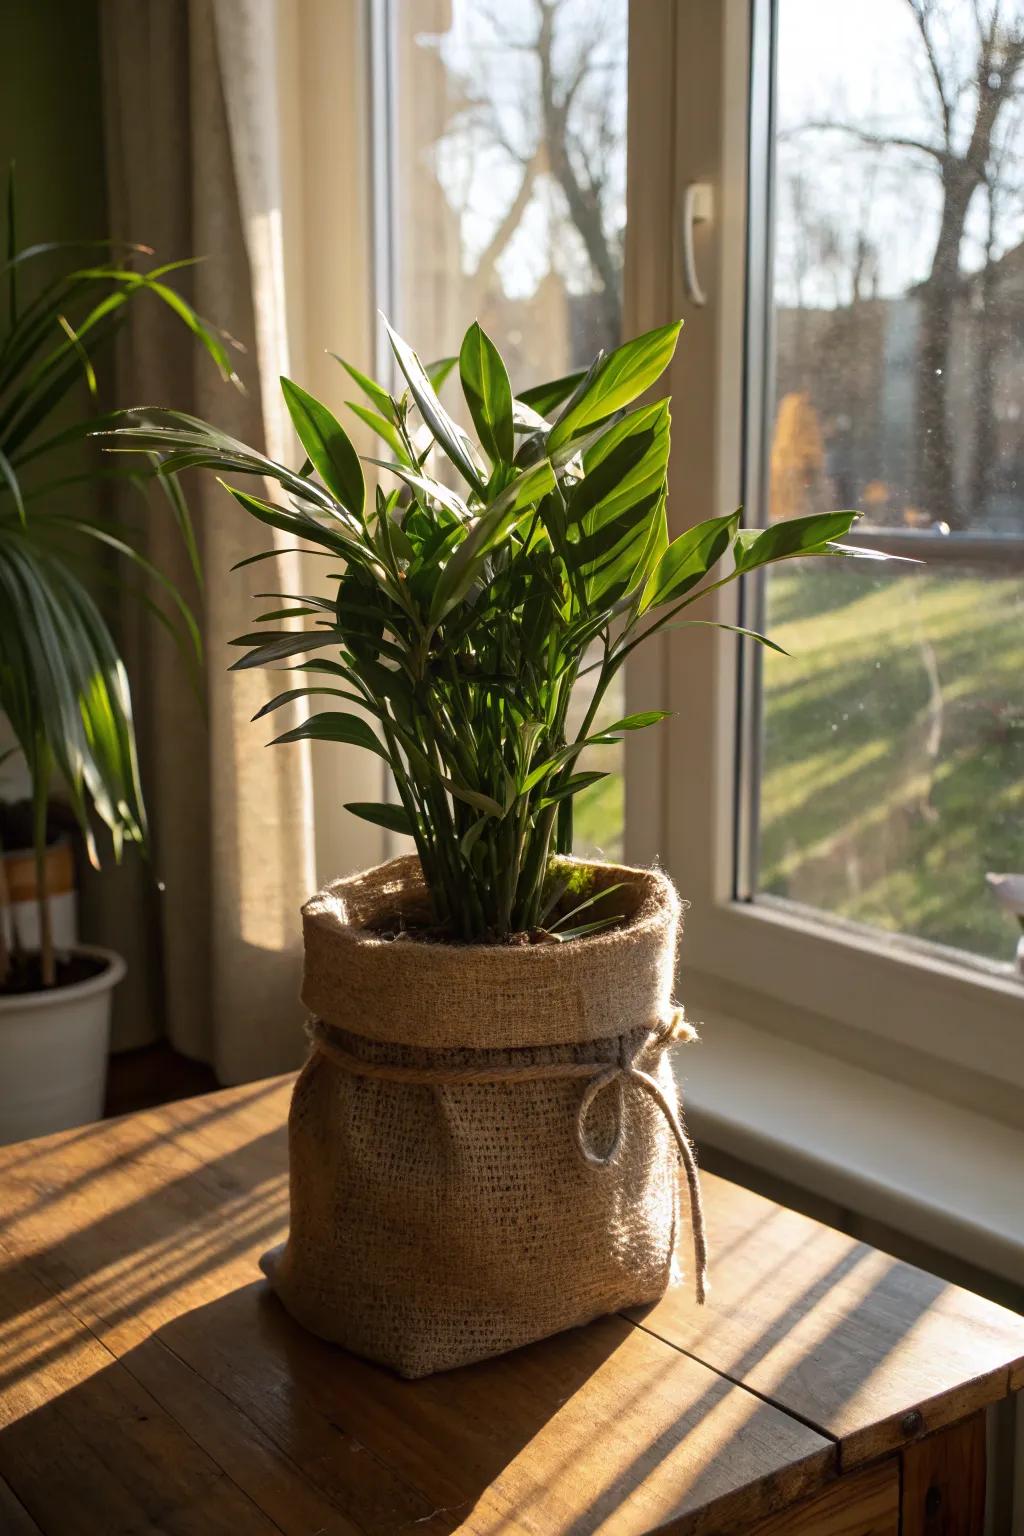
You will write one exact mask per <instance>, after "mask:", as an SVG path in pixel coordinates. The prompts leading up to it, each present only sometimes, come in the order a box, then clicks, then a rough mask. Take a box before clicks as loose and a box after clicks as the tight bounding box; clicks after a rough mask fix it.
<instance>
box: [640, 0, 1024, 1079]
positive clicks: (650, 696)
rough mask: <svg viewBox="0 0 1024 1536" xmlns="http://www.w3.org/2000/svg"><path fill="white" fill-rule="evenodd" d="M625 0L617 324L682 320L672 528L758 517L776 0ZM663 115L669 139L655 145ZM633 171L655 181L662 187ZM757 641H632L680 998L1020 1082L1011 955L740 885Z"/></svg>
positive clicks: (752, 597)
mask: <svg viewBox="0 0 1024 1536" xmlns="http://www.w3.org/2000/svg"><path fill="white" fill-rule="evenodd" d="M632 11H633V12H634V13H636V12H640V13H642V14H641V15H640V16H634V17H631V31H630V48H631V60H630V94H629V100H630V119H629V135H630V144H629V175H628V178H627V181H628V198H629V211H628V218H627V231H628V235H627V250H626V292H627V315H628V317H629V319H630V322H631V324H636V322H637V321H638V320H642V323H643V324H645V325H648V324H658V323H661V322H663V321H664V320H667V319H669V318H671V316H673V315H680V314H681V315H683V317H684V320H685V324H684V329H683V335H682V338H681V342H680V347H679V351H678V353H677V357H676V361H675V363H674V364H673V368H672V373H671V378H670V387H671V393H672V395H673V397H674V399H675V400H676V401H677V402H679V404H678V405H677V407H676V411H675V414H674V420H673V453H672V461H671V467H670V501H669V516H670V525H671V531H672V534H673V535H675V534H678V533H679V532H681V531H682V530H683V529H684V528H686V527H689V526H692V525H693V524H694V523H696V522H699V521H701V520H702V519H703V518H705V517H708V516H712V515H715V514H717V513H720V512H723V511H725V510H728V509H730V508H731V507H735V506H739V505H740V504H741V503H742V504H745V506H746V508H747V520H748V521H756V520H758V514H759V512H760V508H761V506H762V505H763V502H762V497H763V488H762V485H760V484H759V483H758V482H759V479H761V480H763V475H764V466H765V460H766V455H765V453H764V451H763V449H764V422H765V411H764V409H763V405H764V400H763V394H764V390H765V388H766V386H767V370H766V363H767V360H768V358H769V357H770V342H771V337H770V330H769V327H770V325H771V306H770V303H769V296H770V292H771V289H770V254H771V253H770V248H768V241H769V231H770V222H769V221H770V215H771V208H770V195H771V180H770V177H769V175H768V170H769V166H768V157H769V156H770V154H771V146H772V136H771V134H772V123H771V90H770V84H771V73H770V72H771V70H772V68H773V62H774V61H773V38H772V25H771V16H772V6H771V0H723V3H722V4H721V5H719V6H708V5H706V4H705V3H703V0H679V3H678V4H677V5H675V6H671V5H669V6H661V5H660V4H658V5H657V6H652V5H649V4H648V3H646V0H644V3H640V4H637V0H634V4H633V6H632ZM634 41H635V43H636V50H637V51H636V56H635V57H633V48H634ZM659 52H660V58H659V57H658V56H657V55H658V53H659ZM666 57H668V58H671V59H672V60H673V61H674V67H673V68H672V69H671V70H669V69H667V68H666V65H665V62H664V61H665V58H666ZM667 75H669V76H670V77H671V78H670V80H669V83H668V85H667V86H666V83H665V79H666V76H667ZM634 78H635V80H636V87H634ZM741 104H742V105H741ZM666 122H671V123H672V124H673V129H672V142H671V153H670V154H665V153H664V144H663V143H659V140H660V139H662V138H663V135H664V131H665V130H664V124H665V123H666ZM659 156H660V161H661V163H660V164H659ZM669 162H671V163H670V164H669ZM666 167H667V168H666ZM641 175H642V176H651V175H656V176H657V177H658V178H659V188H658V190H657V193H655V189H653V188H646V189H645V188H644V187H643V185H642V181H638V177H640V176H641ZM693 181H710V182H711V184H712V187H713V190H714V200H715V206H714V216H713V219H712V221H711V223H710V224H709V225H707V226H705V227H702V228H698V230H697V232H696V244H697V263H698V268H699V270H700V271H701V273H702V275H703V279H704V282H705V287H706V288H707V290H708V299H707V304H706V305H705V306H704V307H703V308H696V307H695V306H694V305H693V304H692V303H691V302H690V300H689V299H688V298H687V297H686V295H685V294H684V291H683V285H682V282H681V278H680V273H681V268H682V263H681V249H680V245H681V242H680V239H679V231H680V214H681V208H682V198H683V192H684V189H685V187H686V185H687V184H688V183H690V182H693ZM634 194H636V195H635V196H634ZM653 204H659V206H653V207H652V205H653ZM645 249H646V250H648V251H649V250H651V249H656V250H657V249H660V250H661V251H662V252H664V253H665V256H666V263H667V264H668V265H669V266H670V268H671V271H670V274H669V275H668V277H667V278H666V276H665V275H662V276H660V278H659V279H658V280H657V282H656V283H654V284H652V283H651V282H650V280H649V278H648V277H646V276H645V274H644V272H643V269H642V264H641V262H640V258H639V255H638V253H639V252H642V251H644V250H645ZM631 258H632V259H631ZM648 261H649V258H648ZM639 293H643V294H644V295H645V300H644V302H640V300H639V298H638V294H639ZM740 585H741V584H740V583H737V584H736V585H735V586H731V587H729V588H725V589H723V590H722V591H720V592H718V593H715V594H713V595H712V596H711V597H710V598H709V599H708V600H707V602H706V603H705V604H703V605H702V606H701V608H700V609H698V610H695V611H696V613H697V614H698V616H700V617H702V618H710V619H716V620H718V621H721V622H724V623H737V622H742V615H743V613H744V611H745V612H746V616H747V620H748V622H749V620H750V618H751V617H753V618H755V619H756V606H757V600H758V599H757V593H756V591H754V592H751V591H747V592H744V593H742V594H740V593H738V592H737V588H738V587H739V586H740ZM742 585H743V586H744V587H750V586H751V583H750V582H749V581H747V582H744V583H743V584H742ZM743 605H745V610H744V606H743ZM752 610H754V611H753V612H752ZM749 648H751V643H750V642H741V641H739V640H738V639H737V638H736V637H735V636H732V635H728V634H725V633H723V632H721V631H719V630H715V629H711V628H706V629H688V630H682V631H680V630H677V631H674V632H672V633H671V634H668V635H665V636H664V637H660V638H659V640H658V641H655V642H652V643H651V645H650V646H649V647H648V652H650V653H653V654H648V652H645V653H644V654H643V655H642V656H641V658H640V659H639V662H638V663H636V664H635V665H634V666H633V668H632V670H631V671H630V672H629V673H628V675H627V680H626V692H627V700H628V707H629V708H630V709H631V710H632V709H636V708H650V707H652V705H654V704H660V705H661V706H662V707H667V708H669V709H671V710H672V711H673V716H672V718H671V720H669V721H667V722H666V724H665V726H663V727H661V728H660V730H659V731H658V732H648V733H643V734H642V735H640V736H639V738H638V739H637V740H635V741H630V742H629V744H628V750H627V759H626V762H627V767H626V851H627V857H628V858H630V859H631V860H634V861H637V862H648V861H650V860H651V859H653V858H660V860H661V861H662V862H663V863H664V864H665V865H666V867H667V868H668V869H669V871H670V872H671V873H672V874H673V875H674V877H675V879H676V882H677V884H678V885H679V887H680V890H681V892H682V894H683V896H684V897H685V898H686V899H687V900H688V901H689V903H690V905H689V908H688V910H687V913H686V932H685V939H684V944H683V949H682V965H683V975H682V978H681V995H682V996H683V997H684V999H685V997H686V995H687V977H688V976H689V977H690V978H691V979H692V981H693V982H694V983H695V988H696V990H697V991H698V992H699V995H700V996H701V998H702V1007H705V1008H710V1009H713V1008H714V1007H716V1006H717V1007H720V1008H721V1009H722V1010H723V1011H729V1010H730V1009H732V1011H736V1009H737V1006H742V1008H743V1011H744V1015H745V1017H746V1018H747V1021H748V1022H750V1023H753V1024H755V1025H757V1024H762V1025H764V1026H765V1027H767V1028H770V1029H772V1030H773V1031H775V1032H777V1033H778V1032H782V1033H787V1034H793V1035H799V1036H800V1037H801V1038H804V1039H805V1040H808V1039H809V1040H811V1041H813V1042H814V1043H816V1044H817V1045H819V1047H820V1048H822V1049H825V1050H834V1051H836V1052H837V1053H844V1054H848V1055H852V1056H854V1057H855V1058H857V1057H859V1058H860V1059H862V1060H864V1059H868V1058H870V1057H871V1056H872V1055H873V1057H874V1059H875V1062H876V1065H877V1052H878V1048H879V1047H880V1046H882V1045H884V1044H888V1045H889V1046H891V1047H895V1048H897V1049H896V1050H894V1051H893V1053H892V1055H893V1062H894V1066H893V1070H894V1071H898V1073H899V1075H901V1076H904V1077H911V1078H914V1079H917V1080H922V1081H923V1080H924V1079H925V1078H927V1079H928V1081H929V1083H930V1085H931V1086H932V1087H934V1086H935V1084H936V1079H937V1078H938V1080H939V1084H940V1086H942V1084H943V1083H944V1084H945V1085H946V1087H948V1088H949V1090H950V1092H951V1095H953V1096H958V1097H962V1096H963V1093H964V1082H965V1080H966V1077H971V1079H972V1080H973V1081H974V1085H975V1088H976V1093H975V1097H976V1098H979V1099H982V1100H985V1102H986V1104H987V1102H988V1097H987V1094H986V1088H985V1081H984V1079H985V1078H986V1077H991V1078H997V1079H999V1080H1001V1082H1002V1083H1003V1084H1011V1085H1014V1086H1016V1087H1024V1049H1022V1048H1021V1032H1022V1025H1024V988H1022V986H1021V984H1020V982H1019V981H1018V980H1017V979H1016V978H1015V977H1014V975H1013V973H1012V971H1011V969H1010V967H1007V968H1006V970H1005V971H1003V970H1002V969H1001V968H999V967H998V966H995V965H990V964H986V962H984V961H977V962H975V961H974V960H973V958H972V957H969V956H967V955H960V954H959V953H958V952H957V951H955V950H943V949H940V948H939V947H938V946H930V945H924V944H915V943H913V942H912V941H908V940H905V939H903V938H901V937H900V936H898V935H897V936H891V937H890V936H888V935H886V934H885V933H882V932H880V931H878V932H876V931H874V930H871V929H867V928H861V927H859V926H855V925H852V924H850V925H846V924H842V923H840V922H836V921H832V920H830V919H827V918H824V917H822V918H818V917H816V915H815V914H814V912H813V910H812V909H809V908H803V907H798V906H796V905H795V904H792V903H787V902H784V901H780V900H778V899H775V898H766V897H764V896H758V897H757V898H756V899H753V897H752V896H750V895H747V894H746V893H743V894H742V895H741V894H739V893H738V887H737V873H736V872H737V870H738V869H740V868H742V867H743V865H742V863H741V860H744V859H746V858H747V854H748V848H749V839H750V836H751V835H752V828H751V827H750V823H749V821H747V820H746V818H744V817H742V816H741V815H740V814H739V813H740V810H741V808H742V806H743V805H744V804H749V803H750V801H749V795H750V792H751V784H750V780H749V772H750V769H751V767H752V764H753V763H756V759H752V758H751V755H750V745H751V739H752V726H753V724H755V723H756V719H757V715H756V692H755V690H754V689H752V688H750V687H749V686H747V687H743V686H742V683H743V671H744V669H745V668H749V666H750V662H751V658H750V657H749V656H747V655H745V654H744V652H745V650H746V649H749ZM744 749H745V750H744ZM745 774H746V775H747V777H746V778H745ZM741 797H747V798H746V799H745V800H744V799H741ZM745 843H746V846H745ZM737 999H739V1004H738V1002H737ZM965 1025H967V1026H969V1027H966V1028H965ZM897 1058H898V1067H897V1066H896V1064H895V1063H896V1059H897Z"/></svg>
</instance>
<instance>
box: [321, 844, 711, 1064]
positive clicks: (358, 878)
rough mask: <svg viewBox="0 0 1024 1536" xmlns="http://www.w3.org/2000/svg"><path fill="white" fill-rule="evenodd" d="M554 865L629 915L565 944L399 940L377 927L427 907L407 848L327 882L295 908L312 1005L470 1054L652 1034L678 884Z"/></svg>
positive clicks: (669, 970)
mask: <svg viewBox="0 0 1024 1536" xmlns="http://www.w3.org/2000/svg"><path fill="white" fill-rule="evenodd" d="M561 862H562V864H563V865H564V867H566V868H568V869H570V870H571V869H574V868H585V869H586V870H587V871H588V872H589V873H590V875H591V876H592V878H593V880H594V881H595V884H596V886H597V887H607V886H609V885H616V884H618V885H622V887H623V889H622V890H621V891H620V892H618V899H620V900H621V901H622V902H623V906H624V909H625V912H626V920H625V921H624V922H622V923H620V924H619V925H618V927H616V928H610V929H607V930H605V931H604V932H601V933H596V934H592V935H590V936H588V937H584V938H579V939H574V940H573V941H572V942H571V943H568V944H443V943H429V942H423V941H420V940H415V939H403V940H395V939H393V938H386V937H384V936H382V935H381V934H380V933H378V932H374V925H376V924H380V923H382V922H384V921H386V920H388V919H390V918H393V917H394V916H395V915H396V913H399V914H402V913H408V914H411V915H420V914H421V913H422V910H423V907H424V904H425V901H426V886H425V883H424V880H423V874H422V871H421V869H420V864H419V860H418V859H417V858H416V857H415V856H414V855H413V856H410V857H404V858H398V859H392V860H390V861H389V862H388V863H386V864H380V865H378V866H376V868H374V869H369V870H365V871H364V872H363V873H361V874H358V875H352V876H349V877H348V878H346V879H344V880H335V881H332V882H331V884H329V885H326V886H325V887H324V888H323V889H322V890H321V891H318V892H317V894H316V895H315V896H313V897H311V898H310V900H309V901H307V902H306V904H305V906H304V907H303V909H302V921H303V941H304V945H305V970H304V974H303V982H302V1000H303V1002H304V1003H305V1006H306V1009H307V1012H308V1013H310V1014H312V1015H313V1016H314V1017H315V1018H321V1019H327V1020H328V1021H329V1022H334V1023H337V1024H339V1025H340V1026H341V1027H342V1028H356V1029H357V1030H358V1032H359V1034H360V1035H363V1036H365V1037H366V1038H367V1039H370V1040H378V1041H382V1042H386V1043H391V1044H400V1045H411V1046H426V1047H438V1048H440V1047H468V1048H471V1049H477V1050H487V1049H494V1048H501V1049H507V1048H515V1047H520V1046H521V1047H527V1046H538V1045H575V1044H579V1043H582V1042H586V1041H589V1040H602V1039H609V1038H611V1037H612V1036H621V1035H625V1034H629V1033H632V1032H633V1031H635V1030H638V1029H641V1028H647V1029H649V1028H650V1025H651V1021H652V1020H658V1019H663V1018H665V1017H667V1015H668V1011H669V1009H670V1008H671V1004H672V988H673V985H674V981H675V959H676V947H677V943H678V934H679V930H680V928H681V920H680V906H681V904H680V901H679V897H678V895H677V893H676V889H675V886H674V885H673V884H672V882H671V880H670V879H669V878H668V876H667V875H665V874H664V873H663V872H662V871H661V870H658V869H634V868H631V867H630V866H628V865H621V864H603V863H595V862H593V861H591V860H575V859H566V860H563V861H561ZM396 998H401V1006H400V1007H396V1006H395V1000H396ZM339 999H343V1000H344V1017H341V1018H339V1017H337V1009H338V1003H339Z"/></svg>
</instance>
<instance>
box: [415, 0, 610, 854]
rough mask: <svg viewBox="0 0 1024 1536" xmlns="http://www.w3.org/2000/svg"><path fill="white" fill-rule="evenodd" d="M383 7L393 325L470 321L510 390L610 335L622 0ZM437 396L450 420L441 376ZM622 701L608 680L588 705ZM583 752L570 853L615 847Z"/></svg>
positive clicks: (420, 341)
mask: <svg viewBox="0 0 1024 1536" xmlns="http://www.w3.org/2000/svg"><path fill="white" fill-rule="evenodd" d="M394 15H395V22H394V25H395V37H394V56H395V76H394V99H393V111H392V119H393V122H394V125H395V134H396V140H395V154H394V160H395V179H396V186H395V188H394V189H393V190H394V198H393V201H394V205H395V213H396V226H397V227H396V242H395V243H396V250H397V261H396V272H395V282H396V295H395V309H396V313H397V316H398V320H399V325H400V328H401V329H402V330H403V332H404V333H405V334H406V335H407V336H408V338H409V339H410V340H411V341H412V342H413V343H414V345H415V346H416V348H417V350H418V351H419V352H420V354H421V356H423V357H424V358H425V359H428V358H435V357H441V356H444V355H445V354H448V353H451V352H453V351H457V349H458V344H459V341H460V339H461V337H462V335H463V333H464V331H465V329H466V327H467V326H468V325H469V323H470V322H471V321H472V320H474V319H477V320H479V321H480V323H481V325H482V326H483V327H484V329H485V330H486V331H487V332H488V333H489V335H490V336H491V337H492V339H493V340H494V341H495V343H496V344H497V346H498V347H499V349H500V351H501V352H502V355H503V356H504V358H505V360H506V362H507V364H508V367H509V373H510V375H511V378H512V385H513V388H514V389H525V388H527V387H528V386H529V385H531V384H534V383H538V382H540V381H541V380H544V379H550V378H557V377H559V376H560V375H562V374H565V373H569V372H571V371H572V370H573V369H575V368H579V367H581V366H584V365H586V364H588V363H589V362H590V361H591V360H592V358H593V357H594V355H595V353H596V352H597V351H598V350H599V349H600V348H602V347H603V348H610V347H614V346H615V345H617V343H618V341H619V340H620V333H621V308H622V249H623V236H624V231H625V174H626V30H627V0H598V3H594V0H503V3H502V4H501V5H492V4H485V3H480V0H398V3H397V5H396V7H395V11H394ZM445 398H446V402H447V403H448V405H449V408H450V409H452V410H453V411H455V412H456V414H460V415H461V417H462V418H463V420H464V422H465V414H466V413H465V411H464V409H462V407H461V400H460V396H459V393H458V386H457V381H456V380H454V379H453V380H451V381H449V384H448V385H447V386H446V395H445ZM586 681H587V680H586V679H584V680H583V681H582V682H581V684H580V686H579V689H578V693H579V695H580V698H579V700H578V715H579V718H582V715H583V712H584V710H585V707H586V698H585V690H586ZM617 693H618V694H619V696H618V697H616V696H615V695H616V694H617ZM624 712H625V711H624V708H623V705H622V698H621V691H620V689H618V688H612V689H610V690H609V693H608V695H607V696H606V699H605V700H604V702H603V706H602V719H604V720H605V722H607V721H611V720H613V719H616V718H618V717H619V716H621V715H622V714H623V713H624ZM598 723H599V724H600V723H601V720H599V721H598ZM586 766H588V767H592V768H593V767H596V768H604V769H609V770H611V775H610V777H609V778H607V779H605V780H603V781H602V782H601V783H600V784H597V785H595V786H594V787H593V789H591V790H588V791H586V792H584V794H582V795H580V796H579V797H578V798H577V802H576V844H577V851H579V852H593V851H598V850H599V851H603V852H604V853H606V854H608V855H609V856H611V857H614V856H616V855H618V854H619V853H620V852H621V843H622V823H623V791H622V775H621V752H620V749H618V748H607V747H606V748H603V749H598V750H595V751H594V753H593V760H592V761H591V762H589V763H587V764H586Z"/></svg>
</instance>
